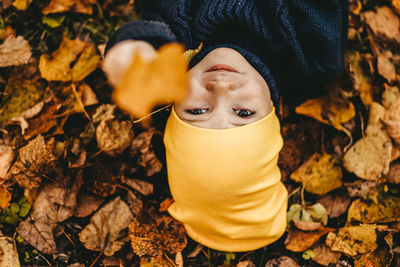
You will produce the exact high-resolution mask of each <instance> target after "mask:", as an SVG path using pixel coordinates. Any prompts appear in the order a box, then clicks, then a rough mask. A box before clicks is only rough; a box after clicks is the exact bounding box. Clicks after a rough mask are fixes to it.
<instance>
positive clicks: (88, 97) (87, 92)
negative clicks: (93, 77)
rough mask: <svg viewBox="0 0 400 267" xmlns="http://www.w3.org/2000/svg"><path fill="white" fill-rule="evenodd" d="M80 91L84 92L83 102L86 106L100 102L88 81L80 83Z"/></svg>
mask: <svg viewBox="0 0 400 267" xmlns="http://www.w3.org/2000/svg"><path fill="white" fill-rule="evenodd" d="M79 91H81V92H82V104H83V105H84V106H85V107H86V106H92V105H96V104H98V103H99V100H97V97H96V94H95V93H94V92H93V90H92V88H90V86H89V85H87V84H86V83H82V84H81V85H79Z"/></svg>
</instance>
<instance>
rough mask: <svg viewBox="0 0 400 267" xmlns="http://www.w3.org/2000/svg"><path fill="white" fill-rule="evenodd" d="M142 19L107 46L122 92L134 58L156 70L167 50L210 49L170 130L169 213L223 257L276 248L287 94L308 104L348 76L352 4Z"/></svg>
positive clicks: (156, 3)
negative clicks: (280, 114) (282, 103)
mask: <svg viewBox="0 0 400 267" xmlns="http://www.w3.org/2000/svg"><path fill="white" fill-rule="evenodd" d="M142 14H143V18H144V19H145V20H143V21H135V22H131V23H127V24H125V25H124V26H122V27H121V28H120V29H119V30H117V32H116V33H115V34H114V35H113V36H112V38H111V39H110V41H109V42H108V45H107V49H106V53H107V54H106V58H105V62H104V69H105V71H106V73H107V75H108V77H109V80H110V82H111V83H113V84H117V83H118V81H119V80H120V78H121V75H122V73H123V72H124V70H125V69H126V68H127V66H128V65H129V63H130V61H131V60H132V54H134V52H135V51H138V52H139V53H140V54H141V55H142V57H144V58H145V59H148V60H150V59H152V58H153V57H154V55H155V53H156V52H155V49H157V48H158V47H160V46H161V45H163V44H165V43H169V42H180V43H183V44H184V45H185V47H186V48H187V49H196V48H197V47H198V46H199V45H200V43H203V49H201V50H200V52H199V53H197V54H196V55H195V56H194V57H193V58H192V60H191V62H190V66H189V67H190V70H189V74H190V91H189V95H188V97H187V98H186V99H185V100H184V101H183V102H182V103H176V104H175V106H174V107H173V109H172V112H171V115H170V118H169V119H168V123H167V126H166V129H165V136H164V143H165V147H166V158H167V170H168V181H169V185H170V189H171V193H172V196H173V198H174V200H175V203H174V204H172V205H171V207H170V208H169V212H170V214H171V215H172V216H173V217H174V218H175V219H177V220H178V221H181V222H182V223H183V224H184V226H185V229H186V231H187V233H188V235H189V236H190V237H192V238H193V239H194V240H196V241H198V242H199V243H201V244H203V245H205V246H208V247H210V248H213V249H217V250H222V251H234V252H238V251H248V250H254V249H257V248H261V247H264V246H266V245H268V244H270V243H272V242H274V241H275V240H277V239H278V238H279V237H280V236H281V235H282V234H283V232H284V230H285V227H286V208H287V207H286V205H287V191H286V189H285V187H284V186H283V184H282V183H281V182H280V172H279V168H278V166H277V160H278V154H279V151H280V149H281V147H282V137H281V135H280V129H279V121H278V119H277V116H276V114H275V109H274V106H275V107H277V106H278V99H279V94H278V89H277V88H278V87H279V89H280V91H281V92H283V93H286V95H288V96H290V98H291V99H295V100H296V102H297V101H301V99H304V97H306V96H307V95H308V93H309V92H310V91H311V90H310V88H311V85H313V87H319V86H320V85H321V84H322V82H323V81H326V80H327V79H328V78H330V77H332V76H333V75H335V74H337V73H339V72H340V71H341V70H342V69H343V65H344V62H343V61H344V50H345V40H346V31H347V1H346V0H326V1H315V0H291V1H284V0H269V1H267V0H214V1H213V0H203V1H194V0H193V1H188V0H187V1H184V0H169V1H167V0H152V1H149V0H147V1H143V2H142ZM285 90H286V91H285Z"/></svg>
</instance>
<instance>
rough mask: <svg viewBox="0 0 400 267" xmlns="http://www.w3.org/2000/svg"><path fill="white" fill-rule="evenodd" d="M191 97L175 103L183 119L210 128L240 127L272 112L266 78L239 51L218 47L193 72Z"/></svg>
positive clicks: (190, 72) (178, 113) (191, 72)
mask: <svg viewBox="0 0 400 267" xmlns="http://www.w3.org/2000/svg"><path fill="white" fill-rule="evenodd" d="M189 75H190V90H189V94H188V96H187V98H186V99H185V100H184V101H183V102H180V103H176V104H175V111H176V113H177V115H178V116H179V118H180V119H181V120H183V121H185V122H187V123H189V124H191V125H193V126H197V127H201V128H210V129H226V128H234V127H239V126H242V125H245V124H249V123H252V122H254V121H257V120H259V119H261V118H263V117H264V116H266V115H267V114H269V113H270V112H271V109H272V101H271V96H270V92H269V88H268V85H267V83H266V82H265V80H264V79H263V77H262V76H261V75H260V74H259V73H258V72H257V71H256V70H255V69H254V68H253V66H251V65H250V64H249V63H248V62H247V60H246V59H245V58H244V57H243V56H242V55H241V54H240V53H239V52H237V51H236V50H234V49H231V48H225V47H224V48H217V49H215V50H213V51H211V52H210V53H209V54H208V55H207V56H206V57H204V58H203V60H201V61H200V62H199V63H198V64H197V65H196V66H194V67H193V68H192V69H191V70H190V71H189Z"/></svg>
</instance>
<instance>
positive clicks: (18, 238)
mask: <svg viewBox="0 0 400 267" xmlns="http://www.w3.org/2000/svg"><path fill="white" fill-rule="evenodd" d="M15 240H17V242H18V243H22V242H24V238H23V237H22V236H20V235H17V238H16V239H15Z"/></svg>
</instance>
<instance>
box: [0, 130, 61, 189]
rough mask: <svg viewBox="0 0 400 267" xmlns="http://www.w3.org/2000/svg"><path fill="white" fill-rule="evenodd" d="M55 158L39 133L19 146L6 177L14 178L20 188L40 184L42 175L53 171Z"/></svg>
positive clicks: (35, 186)
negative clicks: (14, 160) (22, 145)
mask: <svg viewBox="0 0 400 267" xmlns="http://www.w3.org/2000/svg"><path fill="white" fill-rule="evenodd" d="M55 160H56V158H55V157H54V155H53V154H52V153H50V152H49V151H48V150H47V148H46V143H45V142H44V138H43V136H41V135H38V136H37V137H36V138H35V139H33V140H31V141H30V142H29V143H28V144H27V145H26V146H24V147H22V148H20V150H19V155H18V158H17V161H16V162H15V163H14V164H13V165H12V166H11V168H10V170H9V171H8V173H7V176H6V179H7V180H8V179H14V180H15V181H17V182H18V184H19V186H20V187H22V188H28V189H33V188H37V187H39V186H40V183H41V180H42V177H47V176H46V174H48V173H49V172H51V171H54V167H55Z"/></svg>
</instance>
